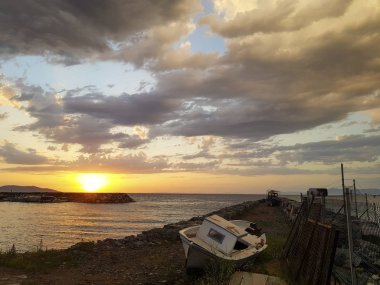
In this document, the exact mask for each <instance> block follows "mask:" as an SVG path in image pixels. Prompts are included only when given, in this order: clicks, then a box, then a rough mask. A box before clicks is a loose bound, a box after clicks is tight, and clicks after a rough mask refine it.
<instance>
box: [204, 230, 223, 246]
mask: <svg viewBox="0 0 380 285" xmlns="http://www.w3.org/2000/svg"><path fill="white" fill-rule="evenodd" d="M208 236H209V237H210V238H212V239H213V240H214V241H216V242H218V243H222V242H223V240H224V238H225V235H222V234H221V233H219V232H217V231H216V230H214V229H210V231H209V232H208Z"/></svg>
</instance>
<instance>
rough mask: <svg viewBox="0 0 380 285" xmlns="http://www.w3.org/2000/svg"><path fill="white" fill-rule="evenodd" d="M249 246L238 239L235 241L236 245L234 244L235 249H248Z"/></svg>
mask: <svg viewBox="0 0 380 285" xmlns="http://www.w3.org/2000/svg"><path fill="white" fill-rule="evenodd" d="M246 248H248V245H246V244H245V243H243V242H241V241H239V240H238V241H236V243H235V246H234V250H242V249H246Z"/></svg>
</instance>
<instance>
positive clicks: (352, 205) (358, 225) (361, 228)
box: [323, 184, 380, 285]
mask: <svg viewBox="0 0 380 285" xmlns="http://www.w3.org/2000/svg"><path fill="white" fill-rule="evenodd" d="M354 185H355V184H354ZM344 197H345V198H346V199H344ZM324 202H325V211H324V217H323V219H324V220H325V221H326V222H327V223H331V224H333V225H334V226H335V227H336V228H337V229H338V230H339V232H340V238H339V243H338V248H337V251H336V258H335V263H334V269H333V273H334V276H335V277H336V279H337V281H338V282H339V283H341V284H352V279H351V272H350V263H351V261H352V264H353V267H354V273H355V275H356V278H355V279H356V283H357V284H376V285H378V284H379V285H380V197H379V196H377V197H376V196H374V195H368V194H366V193H362V192H361V191H360V189H357V187H355V186H352V187H349V188H348V191H347V192H346V194H345V196H344V195H343V191H342V194H341V195H335V196H328V197H326V198H325V201H324ZM345 203H348V204H349V205H348V206H349V207H346V206H345ZM347 208H348V209H350V218H348V217H347V215H346V211H347ZM349 230H350V231H351V233H352V243H353V254H352V256H351V261H350V251H349V248H348V247H349V246H348V245H349V240H350V236H349V235H348V232H349Z"/></svg>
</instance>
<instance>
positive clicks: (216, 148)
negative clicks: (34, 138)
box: [0, 0, 380, 175]
mask: <svg viewBox="0 0 380 285" xmlns="http://www.w3.org/2000/svg"><path fill="white" fill-rule="evenodd" d="M13 2H14V1H13ZM13 2H12V1H2V2H1V3H0V10H1V11H6V12H4V13H0V22H1V23H2V31H3V32H2V33H0V56H3V57H12V56H16V55H21V54H22V55H42V56H45V58H47V59H48V60H50V61H51V62H54V61H64V62H65V63H66V64H76V63H80V61H81V60H82V59H85V60H93V61H98V60H112V61H119V62H123V63H125V62H130V63H133V64H134V65H135V67H136V68H142V69H144V70H145V71H148V72H150V75H151V76H152V77H154V80H155V82H157V84H155V85H154V86H152V88H150V91H146V90H148V88H145V87H146V82H145V81H142V83H141V84H140V91H139V93H133V94H127V93H123V91H121V92H119V94H116V95H115V93H112V94H113V95H112V96H110V95H109V94H106V93H107V92H108V91H110V90H109V89H111V88H112V91H114V90H118V86H117V85H118V84H117V83H114V82H116V80H113V81H111V82H113V84H111V85H108V88H107V89H106V90H107V91H104V90H101V89H100V88H98V87H95V86H86V87H82V88H78V89H75V90H63V91H62V92H57V90H51V89H47V88H45V89H43V88H42V87H39V86H33V85H28V84H26V83H24V81H22V80H19V81H16V82H15V83H14V85H13V86H12V84H9V82H7V83H3V84H1V83H0V84H1V85H0V92H1V94H2V98H4V99H3V100H4V102H5V101H6V102H7V104H10V105H12V106H13V107H14V108H17V109H19V110H22V111H25V112H26V113H27V114H28V115H29V116H30V117H31V118H32V120H33V122H31V123H28V124H25V125H22V126H19V127H17V128H16V129H15V130H18V131H30V132H33V133H38V134H39V135H41V136H43V137H44V138H45V139H46V140H47V142H48V143H49V144H51V143H59V144H63V145H64V147H65V148H66V149H67V148H68V146H71V145H72V144H79V145H80V146H81V147H82V149H81V152H84V153H85V156H84V157H83V158H81V161H79V162H78V165H80V166H83V167H88V168H90V166H91V165H93V166H95V165H96V166H97V167H98V168H99V169H107V170H109V171H117V169H122V168H123V169H126V170H130V171H131V172H134V171H135V172H159V171H164V170H165V171H168V170H180V171H186V170H189V171H201V170H202V171H207V169H209V170H210V171H211V170H212V171H214V172H223V171H225V173H230V174H233V173H236V174H238V173H240V174H244V175H249V174H257V175H259V174H265V173H271V172H270V169H272V173H273V174H307V173H308V171H309V170H305V169H301V168H302V167H303V168H306V167H305V164H308V163H317V164H318V165H320V164H323V165H325V166H326V165H332V164H334V163H339V162H342V161H355V162H359V163H373V164H375V163H376V162H377V161H378V160H379V150H378V149H379V148H378V145H379V143H380V141H379V137H378V135H379V134H378V131H379V129H378V125H379V121H380V120H379V108H380V80H379V79H380V49H379V46H380V34H379V32H378V31H379V28H380V9H379V7H380V4H379V1H364V2H363V1H360V0H353V1H343V0H333V1H327V0H322V1H318V2H312V1H306V0H301V1H291V0H283V1H274V0H273V1H271V0H269V1H243V0H235V1H230V0H215V1H214V10H213V11H211V12H209V14H208V15H204V16H199V17H200V19H199V17H198V16H197V17H195V14H196V12H199V11H200V5H201V2H200V1H196V0H183V1H175V2H173V1H168V0H158V1H148V0H143V1H135V2H133V1H122V0H120V1H116V0H110V1H106V0H103V1H101V0H96V1H94V0H93V1H90V0H88V1H70V0H53V1H42V2H41V1H33V0H31V1H25V0H24V1H20V2H17V3H13ZM207 13H208V12H207ZM198 15H199V14H198ZM200 25H202V27H200ZM200 29H204V30H205V31H206V32H208V33H213V36H215V35H217V36H218V37H219V38H222V39H223V40H224V43H225V46H224V47H225V51H224V52H223V53H218V52H210V53H206V52H194V50H195V49H194V46H193V44H195V42H196V40H194V39H198V38H197V37H198V36H199V30H200ZM192 33H194V34H192ZM197 33H198V34H197ZM189 35H192V36H193V38H192V37H191V36H189ZM199 44H200V43H199V42H198V45H199ZM0 80H2V81H5V79H4V77H3V76H0ZM359 111H366V112H361V114H364V113H365V114H366V115H365V116H367V119H368V120H367V121H368V124H367V127H369V123H372V125H371V127H372V129H371V130H368V132H367V136H364V135H357V136H353V135H350V134H353V133H355V134H357V133H360V131H358V130H355V132H354V131H353V132H352V133H348V136H346V137H343V138H342V139H340V140H336V141H334V140H326V137H330V138H331V137H333V136H332V135H330V134H329V135H326V134H325V136H324V137H323V138H319V137H316V136H315V137H313V138H312V140H309V141H314V142H312V143H298V144H295V143H294V140H290V141H292V143H293V145H291V144H292V143H290V146H283V145H281V144H278V145H275V143H272V144H271V143H268V141H266V142H264V140H268V139H270V138H275V137H276V136H278V135H284V134H294V133H296V132H300V131H304V130H310V129H312V128H315V127H318V126H321V125H324V124H327V123H332V122H337V121H339V120H344V119H346V118H347V116H350V115H351V114H353V113H358V112H359ZM369 114H370V115H369ZM362 116H364V115H362ZM369 117H370V118H369ZM0 118H1V115H0ZM370 120H371V121H370ZM349 127H352V128H353V129H354V126H349V125H348V124H346V125H345V126H343V125H342V126H341V128H346V129H348V128H349ZM138 128H143V129H145V130H146V131H141V130H140V131H138ZM355 128H359V127H358V126H357V125H356V126H355ZM362 128H365V127H362ZM363 132H364V131H362V133H363ZM326 133H327V130H326ZM334 136H335V135H334ZM157 137H167V138H168V139H173V137H176V138H177V137H187V138H190V137H198V138H197V140H198V142H199V141H200V143H199V146H198V149H197V148H196V146H195V147H194V145H192V150H193V153H190V151H188V150H187V151H183V152H182V153H175V154H174V153H172V152H171V151H172V150H165V151H164V152H165V154H164V156H162V157H159V158H158V157H149V156H148V155H146V154H144V153H138V154H136V153H134V154H131V153H128V150H129V151H131V150H132V149H133V150H132V151H135V149H139V150H141V149H142V148H144V151H145V148H147V149H148V150H150V149H149V147H150V145H149V144H150V143H151V142H152V141H153V140H154V139H155V138H157ZM317 140H320V141H319V142H315V141H317ZM223 142H224V144H223ZM274 145H275V146H274ZM56 147H57V149H59V148H60V147H61V146H56ZM107 147H108V150H106V148H107ZM111 147H112V148H113V147H115V148H116V150H115V153H113V154H112V156H104V155H105V153H107V151H109V150H110V148H111ZM194 149H195V151H194ZM50 150H51V151H54V149H53V148H52V147H50ZM154 151H157V150H156V149H155V150H154ZM154 151H152V152H149V151H147V153H153V152H154ZM107 154H109V152H108V153H107ZM282 167H283V169H282ZM297 167H298V168H297ZM260 168H261V169H260ZM326 169H327V168H326ZM321 171H322V170H321Z"/></svg>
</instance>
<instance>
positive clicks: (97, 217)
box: [0, 194, 264, 251]
mask: <svg viewBox="0 0 380 285" xmlns="http://www.w3.org/2000/svg"><path fill="white" fill-rule="evenodd" d="M130 196H131V197H132V198H133V199H135V200H136V202H135V203H129V204H83V203H53V204H39V203H11V202H1V203H0V217H1V219H0V250H3V251H4V250H7V249H9V248H10V247H11V246H12V244H15V245H16V249H17V250H19V251H26V250H35V249H36V248H37V246H38V245H39V244H40V242H41V240H42V243H43V246H44V248H45V247H47V248H57V249H58V248H66V247H69V246H71V245H73V244H75V243H77V242H80V241H95V240H99V239H105V238H123V237H125V236H128V235H133V234H138V233H141V232H142V231H144V230H148V229H152V228H156V227H162V226H163V225H165V224H168V223H174V222H178V221H180V220H185V219H186V220H187V219H189V218H191V217H194V216H198V215H203V214H206V213H209V212H211V211H215V210H218V209H220V208H223V207H227V206H230V205H234V204H238V203H242V202H244V201H253V200H258V199H261V198H263V197H264V195H199V194H131V195H130Z"/></svg>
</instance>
